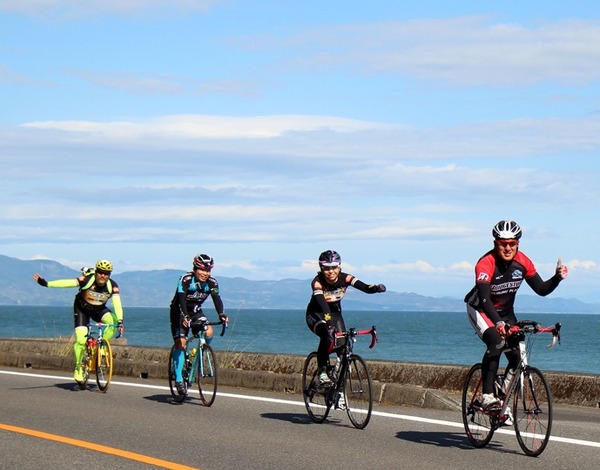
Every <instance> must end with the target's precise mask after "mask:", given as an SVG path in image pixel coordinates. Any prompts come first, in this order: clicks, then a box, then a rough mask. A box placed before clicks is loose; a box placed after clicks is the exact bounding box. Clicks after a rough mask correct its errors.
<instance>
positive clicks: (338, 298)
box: [306, 250, 385, 384]
mask: <svg viewBox="0 0 600 470" xmlns="http://www.w3.org/2000/svg"><path fill="white" fill-rule="evenodd" d="M341 266H342V258H341V257H340V255H339V254H338V253H337V252H336V251H333V250H327V251H324V252H323V253H321V255H320V256H319V268H320V270H319V272H318V273H317V275H316V277H315V278H314V279H313V280H312V282H311V289H312V296H311V299H310V302H309V303H308V306H307V307H306V325H307V326H308V328H309V329H310V330H311V331H312V332H313V333H314V334H315V335H317V336H318V337H319V347H318V348H317V365H318V367H319V381H320V382H321V383H322V384H329V383H331V379H330V378H329V376H328V375H327V371H326V368H327V358H328V357H329V354H330V353H331V351H332V350H333V348H334V347H335V346H336V340H335V333H336V332H341V331H345V329H346V326H345V324H344V318H343V317H342V305H341V302H342V299H343V298H344V295H345V294H346V289H347V288H348V286H352V287H354V288H355V289H358V290H360V291H362V292H365V293H367V294H375V293H377V292H385V286H384V285H383V284H371V285H368V284H365V283H364V282H362V281H360V280H359V279H357V278H356V277H354V276H353V275H352V274H348V273H344V272H342V268H341Z"/></svg>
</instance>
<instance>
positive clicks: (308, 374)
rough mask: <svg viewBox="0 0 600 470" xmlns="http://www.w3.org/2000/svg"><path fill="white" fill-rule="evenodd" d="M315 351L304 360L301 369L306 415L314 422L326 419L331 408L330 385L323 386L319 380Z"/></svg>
mask: <svg viewBox="0 0 600 470" xmlns="http://www.w3.org/2000/svg"><path fill="white" fill-rule="evenodd" d="M318 369H319V367H318V365H317V353H316V352H312V353H310V354H309V355H308V357H307V358H306V361H304V367H303V369H302V394H303V396H304V405H305V406H306V411H307V412H308V416H309V417H310V419H311V420H313V421H314V422H315V423H322V422H323V421H325V420H326V419H327V415H328V414H329V410H330V409H331V405H332V403H331V401H330V400H329V399H328V397H329V393H330V391H331V387H330V386H328V387H323V386H322V385H321V384H320V382H319V374H318Z"/></svg>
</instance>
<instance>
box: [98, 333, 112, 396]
mask: <svg viewBox="0 0 600 470" xmlns="http://www.w3.org/2000/svg"><path fill="white" fill-rule="evenodd" d="M112 370H113V357H112V349H111V347H110V343H109V342H108V341H107V340H101V341H99V342H98V348H97V349H96V383H97V384H98V388H99V389H100V391H101V392H105V393H106V391H107V390H108V386H109V384H110V381H111V379H112Z"/></svg>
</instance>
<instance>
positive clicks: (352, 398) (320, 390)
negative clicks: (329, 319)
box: [302, 326, 377, 429]
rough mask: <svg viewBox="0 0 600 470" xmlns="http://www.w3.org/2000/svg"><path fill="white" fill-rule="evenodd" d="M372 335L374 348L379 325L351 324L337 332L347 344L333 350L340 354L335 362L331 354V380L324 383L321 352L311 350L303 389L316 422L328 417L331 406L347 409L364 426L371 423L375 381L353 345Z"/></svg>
mask: <svg viewBox="0 0 600 470" xmlns="http://www.w3.org/2000/svg"><path fill="white" fill-rule="evenodd" d="M369 334H370V335H371V344H370V345H369V348H370V349H371V348H373V347H374V346H375V343H376V342H377V330H376V329H375V326H373V327H371V328H370V329H368V330H356V329H354V328H350V329H349V330H347V331H343V332H340V333H336V338H343V339H344V341H343V344H342V345H341V346H339V347H337V348H335V349H334V350H333V351H332V352H334V353H336V354H337V358H336V360H335V364H332V363H331V361H330V358H327V374H328V375H329V377H330V379H331V384H321V382H320V380H319V370H318V369H319V368H318V365H317V353H316V352H311V353H310V354H309V355H308V356H307V357H306V360H305V361H304V368H303V370H302V393H303V395H304V404H305V405H306V411H308V416H310V419H311V420H312V421H314V422H315V423H322V422H324V421H325V420H326V419H327V416H328V415H329V412H330V410H331V408H332V407H333V408H335V409H340V410H345V411H346V413H347V414H348V418H350V421H351V422H352V424H353V426H354V427H355V428H358V429H363V428H365V427H366V426H367V424H369V420H370V419H371V412H372V411H373V385H372V383H371V375H370V374H369V368H368V367H367V364H366V362H365V361H364V360H363V358H362V357H360V356H359V355H358V354H354V353H353V352H352V349H353V347H354V343H355V342H356V339H357V337H358V336H359V335H369Z"/></svg>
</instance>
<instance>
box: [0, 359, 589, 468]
mask: <svg viewBox="0 0 600 470" xmlns="http://www.w3.org/2000/svg"><path fill="white" fill-rule="evenodd" d="M74 385H75V384H74V383H73V382H72V379H71V378H70V377H69V376H68V375H67V374H66V373H65V372H56V373H54V374H53V373H51V372H47V371H43V372H37V371H23V370H21V369H19V370H15V369H10V368H1V369H0V468H2V469H4V468H7V469H8V468H10V469H13V468H19V469H30V468H31V469H33V468H35V469H38V468H47V469H54V468H68V467H71V466H73V467H75V468H85V469H90V470H91V469H103V470H105V469H107V468H120V469H148V468H173V469H186V468H201V469H207V470H209V469H217V468H218V469H261V470H264V469H284V468H285V469H311V470H312V469H315V468H331V467H333V468H343V469H344V470H352V469H360V470H364V469H365V468H386V469H403V468H406V469H428V470H430V469H437V468H443V469H445V470H446V469H464V468H523V469H527V470H534V469H538V468H539V469H544V470H548V469H549V468H551V469H554V468H557V469H558V468H560V469H581V468H597V465H598V459H599V457H600V410H598V409H590V408H579V407H568V408H567V407H557V408H556V409H555V416H554V427H553V433H552V440H551V441H550V443H549V444H548V448H547V449H546V451H545V452H544V453H543V454H542V455H541V456H540V457H537V458H531V457H527V456H525V455H524V454H523V453H522V451H521V449H520V448H519V446H518V444H517V440H516V438H515V436H514V433H513V431H512V430H511V429H502V430H500V431H497V432H496V434H495V435H494V438H493V440H492V442H491V443H490V445H489V446H488V447H487V448H485V449H474V448H473V447H471V445H470V444H469V442H468V441H467V439H466V437H465V434H464V430H463V427H462V423H461V418H460V413H459V412H440V411H435V410H428V409H419V408H409V407H396V406H394V407H388V406H385V407H381V406H376V408H375V412H374V415H373V417H372V418H371V422H370V423H369V425H368V426H367V428H366V429H364V430H357V429H354V428H353V427H352V425H351V423H350V421H349V420H348V418H347V416H346V414H345V413H344V412H341V411H335V412H333V413H332V415H331V416H330V418H329V419H328V420H327V421H326V422H325V423H324V424H315V423H312V422H311V421H310V420H309V418H308V416H307V414H306V411H305V408H304V404H303V402H302V397H301V396H299V395H284V394H274V393H265V392H262V391H256V390H241V389H240V390H237V389H231V388H229V389H222V390H219V392H220V393H219V395H218V396H217V400H216V402H215V404H214V405H213V407H211V408H206V407H203V406H201V405H200V402H199V400H198V399H197V395H196V394H195V393H194V394H192V398H191V399H190V400H189V401H187V402H185V403H183V404H181V405H176V404H172V403H171V400H170V392H169V390H168V384H167V383H166V380H165V381H148V380H145V381H144V380H142V379H131V378H122V377H116V378H114V379H113V383H112V384H111V386H110V389H109V390H108V393H107V394H103V393H100V392H98V391H97V390H95V387H91V389H90V390H86V391H80V390H76V388H75V386H74Z"/></svg>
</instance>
